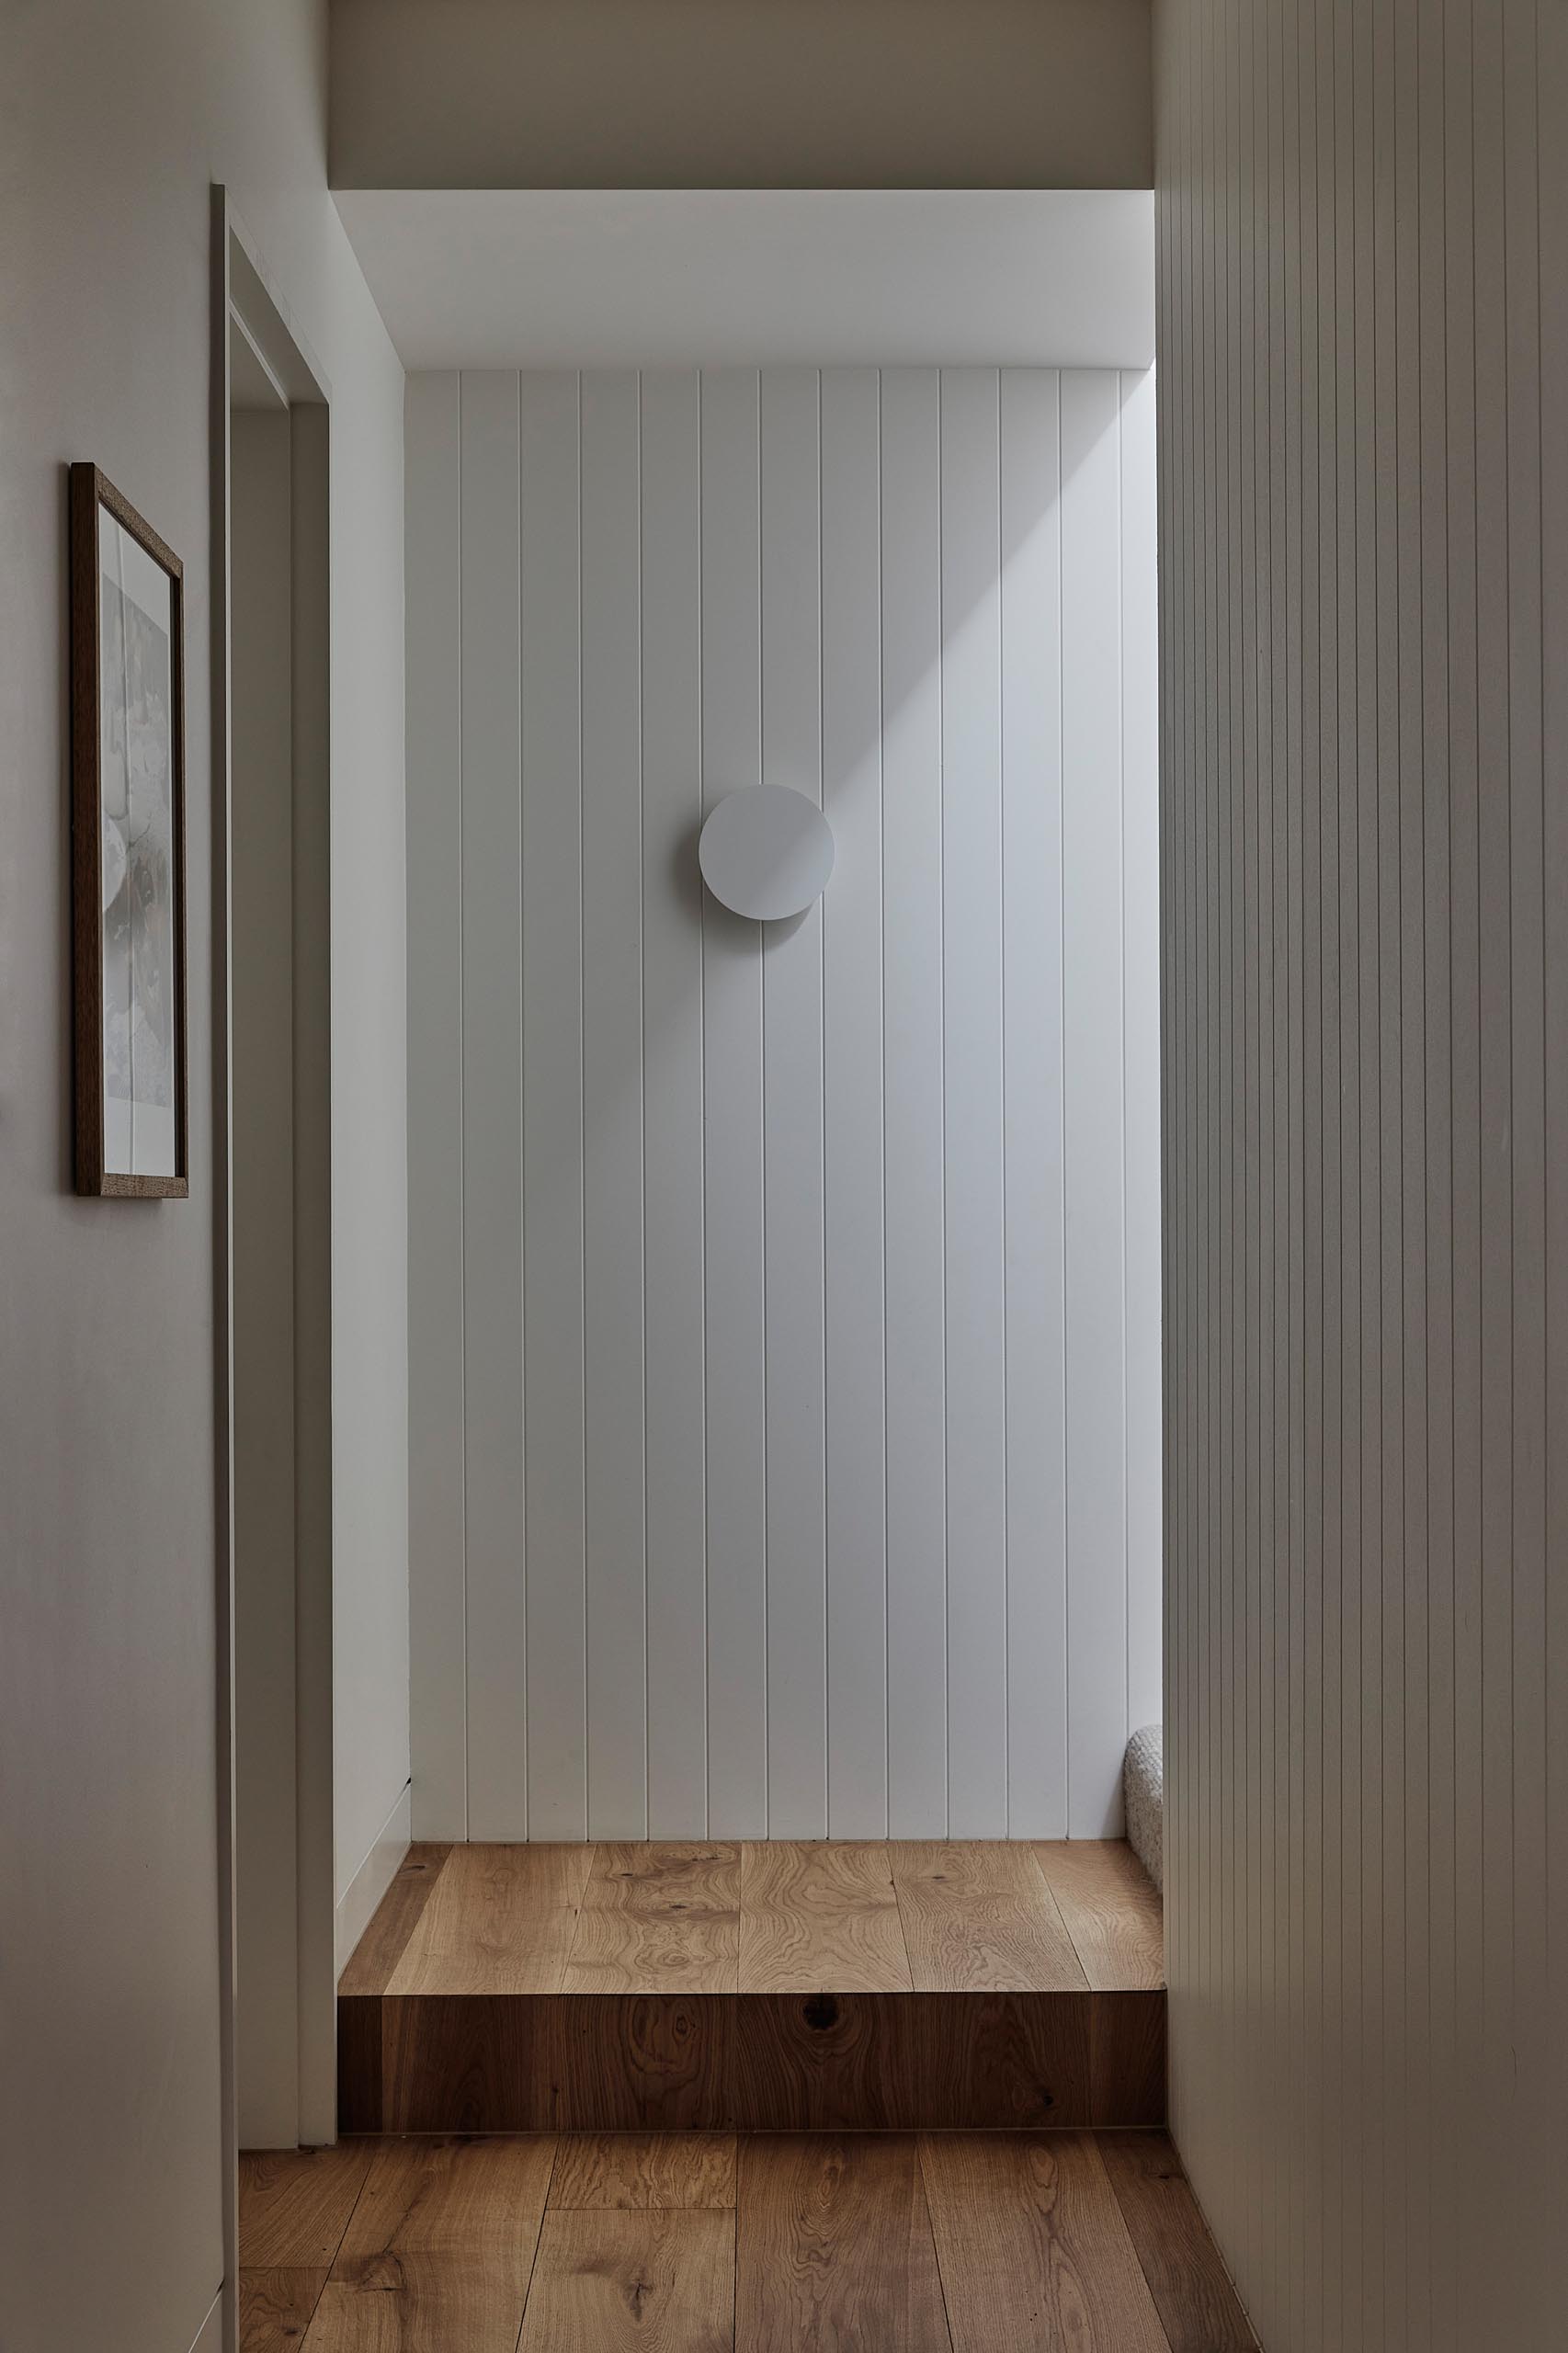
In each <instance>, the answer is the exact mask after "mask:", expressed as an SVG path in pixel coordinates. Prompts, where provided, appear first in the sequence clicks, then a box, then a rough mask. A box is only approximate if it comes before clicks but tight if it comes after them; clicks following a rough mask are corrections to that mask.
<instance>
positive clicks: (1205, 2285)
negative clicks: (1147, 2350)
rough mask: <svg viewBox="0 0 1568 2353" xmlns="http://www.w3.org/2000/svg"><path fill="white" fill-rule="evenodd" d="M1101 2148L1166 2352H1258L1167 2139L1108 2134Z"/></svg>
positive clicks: (1161, 2134)
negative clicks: (1167, 2343)
mask: <svg viewBox="0 0 1568 2353" xmlns="http://www.w3.org/2000/svg"><path fill="white" fill-rule="evenodd" d="M1099 2151H1100V2155H1101V2156H1102V2158H1103V2159H1104V2161H1105V2167H1106V2171H1107V2173H1108V2175H1109V2177H1110V2186H1111V2188H1112V2189H1114V2191H1115V2192H1116V2198H1117V2203H1118V2204H1119V2206H1120V2208H1121V2212H1122V2219H1123V2220H1124V2221H1125V2222H1126V2224H1127V2228H1128V2233H1129V2235H1130V2236H1131V2241H1132V2245H1133V2247H1134V2249H1135V2251H1136V2253H1137V2256H1138V2260H1139V2262H1140V2263H1141V2264H1142V2268H1143V2277H1144V2279H1146V2280H1147V2281H1148V2283H1149V2291H1150V2293H1151V2294H1152V2295H1153V2299H1154V2305H1155V2309H1156V2310H1157V2312H1158V2313H1159V2315H1160V2319H1161V2322H1162V2323H1163V2325H1164V2327H1165V2335H1166V2336H1167V2338H1168V2339H1169V2340H1170V2347H1171V2353H1256V2345H1257V2339H1256V2336H1254V2335H1253V2332H1252V2329H1251V2327H1250V2326H1249V2325H1248V2323H1247V2317H1246V2314H1245V2313H1244V2311H1243V2309H1242V2304H1241V2301H1240V2299H1239V2297H1238V2296H1237V2294H1236V2291H1235V2290H1234V2289H1233V2287H1232V2285H1231V2281H1230V2277H1229V2274H1228V2273H1227V2272H1226V2269H1225V2267H1224V2265H1223V2264H1222V2263H1221V2260H1220V2255H1219V2250H1218V2248H1217V2247H1216V2246H1215V2245H1214V2242H1213V2240H1212V2239H1211V2238H1210V2235H1209V2232H1208V2229H1207V2227H1206V2226H1205V2223H1204V2221H1203V2216H1202V2214H1201V2212H1200V2211H1199V2205H1198V2200H1197V2199H1196V2198H1194V2196H1193V2194H1192V2191H1191V2189H1190V2188H1188V2186H1187V2176H1186V2175H1185V2174H1184V2173H1183V2171H1182V2169H1181V2161H1180V2159H1179V2158H1178V2157H1177V2155H1176V2150H1175V2149H1174V2147H1173V2146H1172V2144H1171V2140H1170V2136H1169V2134H1168V2133H1165V2132H1108V2133H1106V2134H1105V2135H1104V2137H1103V2139H1102V2140H1101V2141H1100V2143H1099Z"/></svg>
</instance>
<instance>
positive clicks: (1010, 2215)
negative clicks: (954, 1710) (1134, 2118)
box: [920, 2132, 1168, 2353]
mask: <svg viewBox="0 0 1568 2353" xmlns="http://www.w3.org/2000/svg"><path fill="white" fill-rule="evenodd" d="M920 2156H921V2165H922V2168H923V2170H924V2173H925V2177H926V2196H927V2199H928V2200H929V2203H930V2210H931V2222H932V2228H933V2231H934V2234H935V2236H936V2242H937V2262H938V2263H939V2265H940V2267H941V2276H942V2289H943V2293H944V2296H945V2299H946V2302H947V2312H948V2323H949V2328H950V2329H951V2331H952V2340H953V2347H954V2353H998V2348H1000V2347H1004V2346H1005V2347H1006V2348H1007V2353H1059V2348H1062V2347H1069V2346H1070V2347H1073V2348H1074V2353H1168V2347H1167V2345H1166V2341H1165V2331H1164V2329H1163V2328H1162V2327H1161V2325H1160V2319H1159V2314H1158V2313H1157V2312H1156V2310H1155V2306H1154V2302H1153V2296H1152V2295H1151V2293H1150V2290H1149V2285H1148V2282H1147V2281H1146V2279H1144V2277H1143V2273H1142V2268H1141V2267H1140V2264H1139V2261H1138V2257H1137V2256H1136V2254H1135V2253H1134V2251H1133V2246H1132V2242H1131V2238H1130V2236H1129V2235H1128V2231H1127V2225H1126V2223H1125V2222H1123V2220H1122V2216H1121V2209H1120V2207H1119V2204H1118V2203H1117V2199H1116V2193H1115V2191H1114V2190H1113V2189H1112V2188H1111V2186H1110V2180H1109V2177H1108V2175H1107V2173H1106V2169H1105V2166H1104V2164H1103V2163H1102V2162H1101V2158H1100V2154H1099V2151H1098V2149H1097V2148H1096V2145H1095V2141H1094V2137H1093V2135H1092V2134H1091V2133H1087V2132H1050V2133H1028V2134H1025V2133H1011V2132H996V2133H973V2132H955V2133H950V2134H940V2135H937V2134H928V2135H924V2136H922V2139H921V2143H920Z"/></svg>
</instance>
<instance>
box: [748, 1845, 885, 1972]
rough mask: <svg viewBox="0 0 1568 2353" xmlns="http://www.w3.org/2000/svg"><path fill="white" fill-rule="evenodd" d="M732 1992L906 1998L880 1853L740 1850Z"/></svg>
mask: <svg viewBox="0 0 1568 2353" xmlns="http://www.w3.org/2000/svg"><path fill="white" fill-rule="evenodd" d="M740 1986H741V1992H742V1993H743V1994H815V1993H822V1992H831V1993H835V1994H904V1993H909V1992H910V1991H912V1990H913V1989H912V1981H911V1978H910V1973H909V1956H908V1953H907V1951H906V1949H905V1947H904V1941H903V1927H902V1926H901V1924H900V1920H899V1911H898V1899H897V1897H896V1896H895V1895H894V1893H893V1884H892V1870H891V1868H890V1866H889V1862H888V1849H887V1847H886V1846H885V1845H884V1844H871V1843H858V1842H857V1843H853V1844H849V1843H842V1844H841V1843H834V1844H831V1845H829V1844H819V1843H812V1842H808V1841H806V1840H796V1839H772V1840H769V1841H768V1842H767V1843H766V1844H756V1845H750V1844H748V1845H744V1846H743V1847H742V1849H741V1970H740Z"/></svg>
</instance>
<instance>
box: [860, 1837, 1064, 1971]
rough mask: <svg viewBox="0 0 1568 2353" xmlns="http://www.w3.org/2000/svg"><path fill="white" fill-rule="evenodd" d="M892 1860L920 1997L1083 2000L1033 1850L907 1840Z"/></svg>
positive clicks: (892, 1851) (995, 1842)
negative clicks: (1064, 1996)
mask: <svg viewBox="0 0 1568 2353" xmlns="http://www.w3.org/2000/svg"><path fill="white" fill-rule="evenodd" d="M888 1853H889V1857H890V1859H891V1862H892V1883H893V1892H894V1893H895V1894H896V1896H897V1898H898V1908H899V1916H900V1919H901V1920H902V1922H903V1941H904V1944H905V1946H906V1947H907V1949H908V1953H909V1967H910V1973H911V1976H912V1977H913V1979H914V1983H915V1991H916V1993H923V1994H947V1993H1006V1994H1014V1993H1016V1994H1054V1993H1068V1992H1072V1993H1082V1992H1083V1991H1084V1989H1085V1984H1086V1982H1087V1981H1086V1980H1085V1975H1084V1972H1083V1969H1082V1967H1081V1966H1080V1964H1079V1961H1078V1956H1077V1953H1076V1952H1075V1951H1074V1946H1073V1939H1072V1938H1071V1937H1070V1936H1069V1935H1068V1933H1067V1929H1066V1927H1065V1926H1064V1924H1063V1922H1062V1915H1061V1913H1060V1912H1059V1911H1058V1910H1057V1907H1056V1902H1055V1899H1054V1897H1053V1896H1052V1895H1051V1890H1050V1888H1049V1887H1048V1886H1047V1884H1046V1881H1045V1875H1044V1873H1043V1871H1042V1870H1040V1865H1039V1863H1038V1862H1037V1861H1036V1860H1035V1858H1034V1856H1033V1854H1032V1853H1031V1852H1030V1850H1029V1848H1028V1847H1026V1846H1021V1845H1008V1844H1006V1842H1004V1841H1002V1840H999V1839H986V1840H980V1839H966V1840H949V1841H947V1842H939V1841H934V1840H913V1839H903V1840H899V1841H897V1842H895V1843H894V1844H893V1845H892V1846H891V1847H889V1849H888Z"/></svg>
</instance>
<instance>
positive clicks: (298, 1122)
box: [211, 188, 337, 2353]
mask: <svg viewBox="0 0 1568 2353" xmlns="http://www.w3.org/2000/svg"><path fill="white" fill-rule="evenodd" d="M232 322H237V323H238V329H239V332H240V334H241V335H242V336H243V344H242V346H241V349H242V355H243V357H244V363H245V366H246V368H247V369H248V368H249V366H250V363H251V360H252V358H254V359H255V361H256V365H257V366H258V367H259V369H261V370H262V371H263V372H264V374H265V375H266V377H267V379H268V380H269V381H271V382H272V383H273V384H274V386H275V387H276V390H277V392H278V396H279V402H280V404H281V405H286V407H287V430H288V434H289V459H290V594H291V608H292V616H291V641H290V642H291V652H292V663H291V697H290V700H291V721H290V749H291V756H292V758H291V814H292V847H291V857H290V881H291V893H292V903H291V916H292V935H293V936H292V971H293V982H292V1005H293V1018H292V1061H293V1081H292V1085H293V1110H294V1120H293V1128H294V1136H293V1265H294V1282H293V1289H294V1337H293V1358H294V1392H295V1393H294V1411H293V1417H292V1418H293V1431H294V1445H293V1455H294V1471H293V1481H294V1510H293V1535H294V1546H293V1551H294V1613H293V1614H294V1625H293V1675H292V1678H291V1680H290V1678H289V1677H287V1676H286V1675H280V1676H277V1677H272V1678H270V1679H269V1681H268V1682H267V1687H266V1688H265V1691H264V1694H263V1698H262V1699H261V1700H260V1701H259V1702H258V1701H257V1700H256V1698H255V1697H254V1696H253V1699H252V1700H251V1703H250V1704H251V1706H252V1707H253V1709H254V1707H255V1706H256V1705H257V1704H265V1705H266V1706H267V1708H268V1709H271V1708H272V1707H273V1706H274V1705H276V1707H277V1709H278V1716H277V1718H276V1719H274V1720H273V1721H272V1722H270V1723H269V1725H268V1728H267V1729H268V1736H269V1741H270V1743H271V1745H272V1746H273V1747H274V1749H275V1750H276V1748H277V1745H278V1742H283V1743H289V1742H290V1741H291V1745H292V1751H293V1758H294V1767H295V1770H294V1773H293V1776H292V1777H291V1782H290V1786H289V1787H288V1788H280V1789H279V1790H278V1795H277V1800H276V1805H275V1808H274V1813H275V1816H276V1819H275V1820H274V1821H272V1822H271V1823H270V1824H269V1846H270V1847H271V1850H272V1861H271V1866H270V1867H271V1868H272V1869H273V1870H275V1871H276V1870H284V1871H287V1870H289V1868H290V1858H291V1861H292V1870H291V1877H292V1881H293V1887H292V1890H291V1893H292V1894H293V1898H294V1904H293V1910H294V1917H295V1922H296V1938H295V1940H294V1941H295V1942H296V1944H297V1951H296V1952H295V1954H294V1955H293V1963H294V1969H295V1982H294V1984H293V1985H292V1987H289V1986H286V1985H284V1984H278V1986H276V1987H274V1988H273V1989H272V1992H273V1994H274V1995H276V1996H277V1998H278V2000H279V2001H281V2002H289V2001H291V2003H292V2006H293V2017H294V2018H295V2020H296V2022H297V2040H298V2052H297V2069H296V2071H295V2080H294V2083H293V2084H292V2086H290V2085H288V2084H287V2083H281V2082H280V2083H279V2084H278V2086H277V2087H276V2088H277V2093H278V2099H277V2102H276V2103H269V2112H271V2113H275V2114H277V2115H278V2116H280V2117H282V2118H284V2119H286V2120H289V2121H290V2122H291V2123H292V2124H293V2126H294V2131H293V2138H294V2139H295V2140H296V2141H297V2142H298V2143H300V2144H301V2145H317V2144H320V2143H328V2142H331V2141H333V2140H334V2139H335V2137H336V2113H337V2085H336V2074H337V2062H336V1960H335V1862H334V1843H333V1724H332V1693H333V1656H332V1634H333V1588H332V1490H333V1462H332V1414H331V1370H332V1354H331V1351H332V1326H331V1275H332V1263H331V1179H332V1171H331V1051H330V1040H331V1022H330V931H329V917H330V889H329V866H328V845H329V821H328V813H329V792H330V767H329V758H330V726H329V705H328V685H329V533H328V511H329V489H330V484H329V471H328V470H329V461H330V435H329V416H330V400H331V393H330V388H329V386H328V384H327V381H326V378H325V376H324V372H323V370H322V369H321V368H320V367H319V365H318V364H317V363H316V361H315V359H314V358H313V357H312V354H311V351H310V348H309V346H308V344H307V343H306V342H305V340H304V338H303V337H302V336H301V334H300V332H299V329H298V327H297V325H295V324H293V323H292V322H291V321H290V316H289V313H288V310H287V307H286V305H285V304H284V302H283V301H282V300H281V298H280V297H279V295H278V292H277V290H276V286H275V282H274V281H273V280H272V279H271V278H270V277H269V274H268V273H267V269H266V267H265V265H264V263H263V261H262V259H261V257H260V256H259V254H258V252H257V250H256V246H255V244H254V243H253V242H252V240H251V239H250V238H249V236H248V235H247V234H246V232H245V230H244V225H243V223H242V222H240V221H239V220H238V219H237V217H236V215H235V212H234V210H233V205H232V204H231V202H230V200H229V198H228V194H227V191H226V190H225V189H223V188H214V189H213V192H212V330H213V334H212V354H211V369H212V374H211V436H212V452H213V465H212V517H211V520H212V551H211V627H212V904H213V920H212V993H213V1061H214V1073H213V1078H214V1096H213V1099H214V1107H215V1108H214V1128H215V1135H214V1147H215V1150H214V1160H215V1184H214V1222H215V1237H214V1239H215V1248H216V1258H217V1283H216V1299H217V1334H216V1367H215V1372H216V1391H217V1422H216V1438H217V1449H216V1450H217V1472H218V1530H217V1535H218V1543H217V1555H218V1709H219V1722H218V1757H219V1790H218V1824H219V1879H220V1883H219V1933H220V1961H221V1969H222V2029H223V2050H222V2101H223V2116H222V2134H223V2149H224V2165H225V2176H226V2178H225V2209H224V2271H225V2280H224V2289H223V2342H224V2346H225V2347H226V2348H228V2353H233V2348H234V2347H237V2343H238V2301H237V2299H238V2279H237V2273H238V2264H239V2244H238V2196H237V2182H238V2149H239V2143H240V2122H241V2120H240V2114H239V2101H238V2090H237V2075H236V2063H235V2061H236V2048H237V2045H236V2036H235V2018H236V1986H237V1980H238V1976H239V1974H240V1972H242V1970H243V1968H244V1954H243V1953H242V1952H241V1951H240V1949H239V1936H238V1911H237V1894H238V1887H239V1875H240V1871H241V1869H242V1868H243V1866H242V1863H241V1858H240V1854H239V1849H238V1846H237V1836H236V1824H237V1811H238V1808H237V1799H238V1795H239V1791H240V1790H241V1788H242V1786H244V1787H246V1789H247V1790H248V1792H249V1793H250V1795H251V1797H252V1799H253V1800H254V1795H255V1790H256V1774H255V1771H254V1768H253V1770H252V1773H251V1776H250V1779H249V1780H248V1782H247V1781H245V1780H244V1775H245V1759H243V1758H242V1757H241V1756H240V1753H239V1747H238V1745H237V1744H238V1742H239V1741H241V1740H243V1739H244V1722H241V1721H240V1716H241V1712H242V1711H239V1710H237V1707H236V1699H237V1695H238V1693H239V1691H240V1690H241V1688H243V1686H242V1684H241V1682H239V1681H237V1679H236V1658H235V1626H236V1586H235V1577H236V1566H237V1564H238V1567H239V1573H240V1574H242V1575H243V1574H244V1563H245V1560H246V1558H247V1555H246V1553H245V1550H244V1546H243V1545H242V1546H241V1547H240V1548H239V1549H238V1552H237V1551H236V1541H235V1538H236V1529H235V1475H234V1473H235V1452H234V1436H235V1433H234V1361H235V1358H234V1350H235V1324H234V1223H233V1166H234V1161H233V1136H234V1117H233V970H234V966H233V957H234V934H233V871H232V852H233V758H232V747H231V727H232V693H233V652H232V642H231V623H232V600H231V589H230V561H231V524H230V494H231V429H230V420H231V402H232V398H233V383H232V375H231V356H230V354H231V335H232V332H233V329H232ZM247 347H248V348H247ZM274 1684H275V1685H276V1686H277V1687H278V1688H276V1689H274V1688H272V1687H273V1685H274ZM285 1778H287V1777H285V1776H281V1775H280V1776H278V1779H280V1780H281V1779H285ZM262 1795H263V1801H264V1802H266V1792H265V1788H264V1789H263V1792H262ZM247 1851H248V1850H247ZM288 1959H289V1956H288V1955H287V1953H286V1951H285V1952H283V1953H281V1954H275V1955H274V1956H273V1957H272V1959H271V1960H270V1961H268V1962H267V1966H268V1967H270V1968H271V1969H272V1970H273V1972H274V1973H275V1974H277V1973H280V1972H285V1971H286V1969H287V1966H288ZM290 2090H292V2092H293V2095H294V2097H293V2098H292V2100H290V2097H289V2093H290Z"/></svg>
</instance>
